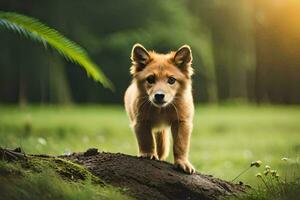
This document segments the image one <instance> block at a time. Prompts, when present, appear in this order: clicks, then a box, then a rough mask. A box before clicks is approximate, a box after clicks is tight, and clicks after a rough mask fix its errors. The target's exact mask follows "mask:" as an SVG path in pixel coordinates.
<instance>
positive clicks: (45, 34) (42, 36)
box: [0, 11, 113, 89]
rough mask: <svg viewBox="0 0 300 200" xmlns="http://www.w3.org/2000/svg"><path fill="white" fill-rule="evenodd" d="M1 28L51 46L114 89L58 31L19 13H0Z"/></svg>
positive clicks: (81, 51) (95, 67)
mask: <svg viewBox="0 0 300 200" xmlns="http://www.w3.org/2000/svg"><path fill="white" fill-rule="evenodd" d="M1 27H4V28H6V29H8V30H11V31H14V32H16V33H18V34H20V35H22V36H25V37H26V38H29V39H32V40H34V41H37V42H39V43H42V44H43V45H44V46H45V48H47V45H48V44H49V46H51V47H52V48H54V49H55V50H57V51H58V52H59V53H60V54H61V55H63V56H64V57H65V58H66V59H67V60H70V61H72V62H73V63H77V64H79V65H80V66H82V67H83V68H84V69H85V70H86V72H87V74H88V76H91V77H92V78H93V79H94V80H95V81H97V82H100V83H102V84H103V86H104V87H107V88H110V89H112V88H113V85H112V83H111V82H110V81H109V79H107V78H106V76H105V75H104V73H103V72H102V71H101V70H100V68H99V67H98V66H97V64H95V63H94V62H93V61H92V60H91V59H90V58H89V56H88V54H87V53H86V51H85V50H84V49H83V48H82V47H80V46H79V45H77V44H76V43H75V42H73V41H71V40H69V39H67V38H66V37H64V36H63V35H62V34H60V33H59V32H58V31H56V30H54V29H52V28H49V27H48V26H46V25H44V24H43V23H41V22H40V21H39V20H37V19H34V18H32V17H28V16H25V15H21V14H18V13H12V12H3V11H0V28H1Z"/></svg>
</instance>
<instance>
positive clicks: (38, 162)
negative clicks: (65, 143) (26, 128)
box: [20, 156, 104, 185]
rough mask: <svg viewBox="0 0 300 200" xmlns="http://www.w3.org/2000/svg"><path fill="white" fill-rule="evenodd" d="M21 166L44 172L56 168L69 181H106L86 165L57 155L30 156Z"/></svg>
mask: <svg viewBox="0 0 300 200" xmlns="http://www.w3.org/2000/svg"><path fill="white" fill-rule="evenodd" d="M20 162H21V166H22V167H23V168H24V169H26V170H29V171H33V172H38V173H39V172H43V171H47V170H54V171H55V172H56V173H57V174H58V175H60V176H61V177H62V178H63V179H65V180H69V181H91V182H92V183H97V184H103V185H104V183H103V182H102V181H101V180H100V179H99V178H98V177H96V176H94V175H93V174H92V173H90V172H89V171H88V170H86V169H85V168H84V167H82V166H80V165H78V164H76V163H73V162H71V161H68V160H66V159H63V158H57V157H37V156H28V157H27V160H24V161H20Z"/></svg>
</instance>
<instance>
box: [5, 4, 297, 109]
mask: <svg viewBox="0 0 300 200" xmlns="http://www.w3.org/2000/svg"><path fill="white" fill-rule="evenodd" d="M299 9H300V3H299V1H295V0H286V1H272V0H238V1H237V0H227V1H220V0H176V1H174V0H163V1H161V0H151V1H149V0H126V1H124V0H115V1H109V0H102V1H98V0H87V1H71V0H64V1H61V0H51V1H38V0H27V1H18V0H10V1H1V2H0V10H2V11H13V12H18V13H21V14H25V15H28V16H32V17H34V18H37V19H40V20H41V21H42V22H44V23H46V24H47V25H49V26H50V27H53V28H55V29H57V30H58V31H60V32H61V33H62V34H64V35H65V36H66V37H68V38H70V39H72V40H73V41H76V42H77V43H78V44H80V45H81V46H83V47H84V48H85V49H86V50H87V52H88V53H89V55H90V56H91V58H92V59H93V60H94V61H95V62H96V63H97V64H98V65H99V66H100V67H101V69H102V70H103V71H104V72H105V74H106V75H107V76H108V77H109V78H110V79H111V81H112V82H113V83H114V86H115V91H114V92H112V91H111V90H108V89H105V88H103V87H102V86H101V85H100V84H98V83H96V82H94V81H93V80H92V79H90V78H88V77H87V76H86V74H85V71H84V70H83V69H82V68H80V67H72V66H71V65H74V64H72V63H69V62H67V61H66V60H64V59H63V58H62V57H61V56H59V55H58V54H57V53H56V52H55V51H53V50H51V49H48V50H45V49H44V48H43V46H41V45H38V44H37V43H34V42H32V41H30V40H27V39H26V38H22V37H19V36H18V35H16V34H13V33H11V32H9V31H7V30H2V29H0V102H2V103H3V102H4V103H7V102H8V103H21V104H25V103H60V104H67V103H71V102H77V103H120V102H122V98H123V93H124V91H125V89H126V87H127V86H128V84H129V82H130V74H129V67H130V63H131V62H130V51H131V47H132V45H133V44H134V43H136V42H138V43H142V44H143V45H144V46H145V47H146V48H147V49H149V50H152V49H155V50H156V51H158V52H162V53H164V52H168V51H170V50H176V49H177V48H178V47H180V46H181V45H183V44H189V45H190V46H191V47H192V50H193V57H194V67H195V71H196V73H195V75H194V96H195V101H196V102H200V101H201V102H216V103H220V102H221V103H222V102H227V101H242V102H255V103H263V102H267V103H279V104H298V103H300V92H299V86H300V75H299V74H300V55H299V54H300V26H299V21H300V12H299Z"/></svg>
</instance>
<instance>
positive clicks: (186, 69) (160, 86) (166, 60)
mask: <svg viewBox="0 0 300 200" xmlns="http://www.w3.org/2000/svg"><path fill="white" fill-rule="evenodd" d="M192 59H193V58H192V51H191V48H190V47H189V46H188V45H184V46H182V47H180V48H179V49H178V50H177V51H176V52H170V53H168V54H158V53H155V52H153V51H151V52H149V51H147V50H146V49H145V48H144V47H143V46H142V45H140V44H135V45H134V46H133V48H132V52H131V60H132V67H131V74H132V75H133V79H134V80H135V81H136V82H137V85H138V88H139V91H140V92H141V93H142V94H143V95H144V96H143V98H148V99H149V101H150V102H151V103H152V104H153V105H154V106H156V107H165V106H167V105H169V104H171V103H172V102H173V101H174V99H175V97H176V96H178V95H180V94H181V93H184V88H186V87H187V85H189V84H191V81H190V79H191V75H192V74H193V69H192V67H191V64H192Z"/></svg>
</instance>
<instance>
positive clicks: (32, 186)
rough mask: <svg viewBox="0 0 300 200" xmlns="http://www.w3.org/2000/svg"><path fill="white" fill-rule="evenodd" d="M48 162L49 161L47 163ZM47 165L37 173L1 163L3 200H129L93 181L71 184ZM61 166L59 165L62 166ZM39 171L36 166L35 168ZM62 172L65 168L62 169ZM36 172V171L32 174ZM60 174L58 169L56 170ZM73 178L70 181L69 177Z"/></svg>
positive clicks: (0, 181) (87, 180) (0, 180)
mask: <svg viewBox="0 0 300 200" xmlns="http://www.w3.org/2000/svg"><path fill="white" fill-rule="evenodd" d="M45 162H46V161H45ZM45 162H44V163H42V164H41V163H39V164H37V163H35V164H37V165H39V166H40V167H41V165H47V167H46V166H44V167H43V170H42V171H39V173H37V171H36V170H37V169H36V168H28V167H24V166H21V164H20V163H19V164H9V163H7V162H3V161H1V162H0V175H1V176H0V183H1V187H0V193H1V195H0V199H1V200H2V199H3V200H8V199H22V200H35V199H39V200H51V199H58V200H64V199H68V200H80V199H91V200H96V199H97V200H99V199H100V200H108V199H116V200H118V199H120V200H121V199H122V200H123V199H129V198H128V197H126V196H125V195H122V194H121V192H120V191H119V189H115V188H112V187H101V186H99V185H95V184H92V182H91V180H90V179H86V180H81V181H76V182H74V181H72V182H71V181H67V180H66V179H64V180H63V179H62V177H61V176H59V175H58V173H56V172H55V169H53V168H52V166H49V163H50V162H48V163H47V164H45ZM58 166H59V165H58ZM35 167H36V166H35ZM59 167H60V168H61V166H59ZM32 169H34V170H32ZM56 170H57V169H56ZM69 178H70V177H69Z"/></svg>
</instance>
